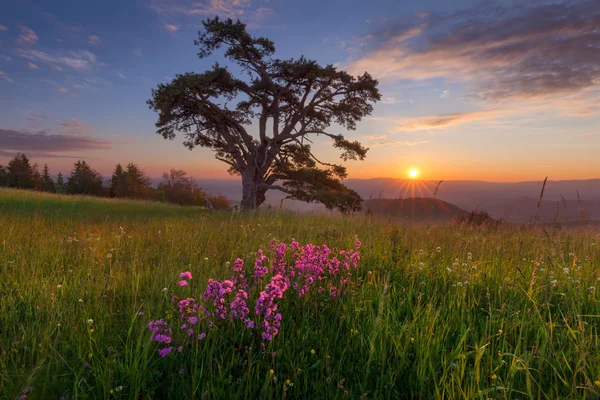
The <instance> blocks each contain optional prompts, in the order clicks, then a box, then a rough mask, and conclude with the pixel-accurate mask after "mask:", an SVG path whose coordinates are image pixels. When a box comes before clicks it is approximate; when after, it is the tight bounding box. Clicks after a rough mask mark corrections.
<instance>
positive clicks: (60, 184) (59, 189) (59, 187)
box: [54, 172, 67, 194]
mask: <svg viewBox="0 0 600 400" xmlns="http://www.w3.org/2000/svg"><path fill="white" fill-rule="evenodd" d="M54 188H55V190H56V193H59V194H66V193H67V184H66V182H65V178H64V177H63V174H62V172H59V173H58V176H57V177H56V182H55V183H54Z"/></svg>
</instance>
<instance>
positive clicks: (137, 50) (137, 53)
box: [132, 47, 143, 57]
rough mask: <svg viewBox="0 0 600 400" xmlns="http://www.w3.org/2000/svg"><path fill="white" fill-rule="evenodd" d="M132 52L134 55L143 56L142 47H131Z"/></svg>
mask: <svg viewBox="0 0 600 400" xmlns="http://www.w3.org/2000/svg"><path fill="white" fill-rule="evenodd" d="M132 54H133V55H134V56H136V57H141V56H143V53H142V49H141V48H139V47H136V48H135V49H133V51H132Z"/></svg>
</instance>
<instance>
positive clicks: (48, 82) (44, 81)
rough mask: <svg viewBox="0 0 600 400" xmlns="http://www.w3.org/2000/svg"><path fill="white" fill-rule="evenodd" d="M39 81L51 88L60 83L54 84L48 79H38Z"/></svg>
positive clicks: (53, 81) (54, 82)
mask: <svg viewBox="0 0 600 400" xmlns="http://www.w3.org/2000/svg"><path fill="white" fill-rule="evenodd" d="M40 81H42V82H43V83H45V84H47V85H52V86H59V85H60V83H58V82H56V81H55V80H52V79H48V78H42V79H40Z"/></svg>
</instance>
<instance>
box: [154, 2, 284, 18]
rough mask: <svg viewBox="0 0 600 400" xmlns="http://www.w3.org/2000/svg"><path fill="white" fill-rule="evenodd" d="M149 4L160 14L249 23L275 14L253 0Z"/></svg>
mask: <svg viewBox="0 0 600 400" xmlns="http://www.w3.org/2000/svg"><path fill="white" fill-rule="evenodd" d="M148 5H149V7H150V8H151V9H152V10H154V11H155V12H156V13H158V14H160V15H172V14H181V15H188V16H201V17H214V16H219V17H222V18H231V19H237V18H239V19H243V20H244V21H246V22H247V23H255V22H257V21H261V20H263V19H266V18H268V17H269V16H271V15H272V14H273V10H272V9H271V8H268V7H254V6H253V4H252V0H201V1H193V0H166V1H165V0H150V1H149V3H148Z"/></svg>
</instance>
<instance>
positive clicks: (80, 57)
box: [17, 49, 98, 70]
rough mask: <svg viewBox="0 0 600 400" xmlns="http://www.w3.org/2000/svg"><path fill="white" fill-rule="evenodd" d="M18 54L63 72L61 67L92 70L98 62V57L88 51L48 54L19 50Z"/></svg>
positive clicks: (31, 50)
mask: <svg viewBox="0 0 600 400" xmlns="http://www.w3.org/2000/svg"><path fill="white" fill-rule="evenodd" d="M17 53H18V54H19V56H21V57H23V58H26V59H28V60H31V61H37V62H41V63H45V64H50V65H52V66H53V67H54V68H55V69H56V68H57V67H58V68H60V69H61V70H62V68H61V66H65V67H69V68H71V69H74V70H90V69H92V67H93V66H95V65H96V63H97V61H98V60H97V57H96V55H95V54H94V53H91V52H89V51H87V50H79V51H69V52H59V53H54V54H48V53H45V52H43V51H39V50H33V49H18V50H17Z"/></svg>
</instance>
